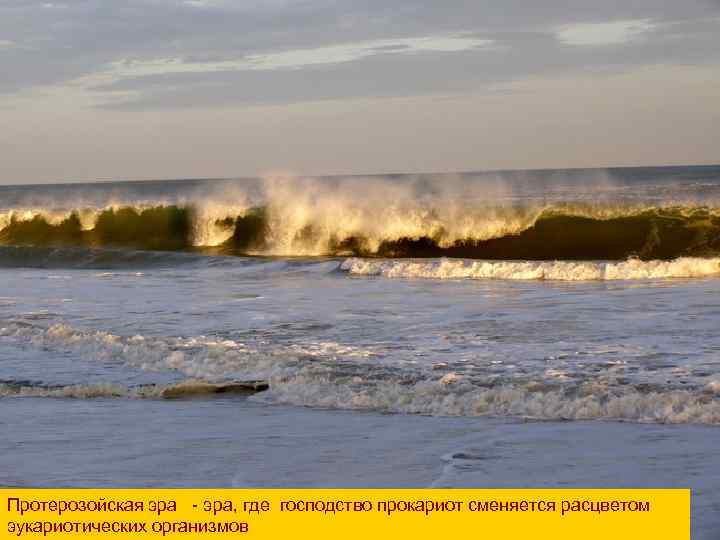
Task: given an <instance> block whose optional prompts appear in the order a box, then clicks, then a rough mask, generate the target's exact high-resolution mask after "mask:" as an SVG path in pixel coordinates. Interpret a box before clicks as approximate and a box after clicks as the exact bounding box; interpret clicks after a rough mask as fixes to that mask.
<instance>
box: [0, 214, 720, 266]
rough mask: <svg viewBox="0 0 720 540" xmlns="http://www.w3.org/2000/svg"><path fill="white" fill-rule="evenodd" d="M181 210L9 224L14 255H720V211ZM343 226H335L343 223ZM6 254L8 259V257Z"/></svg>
mask: <svg viewBox="0 0 720 540" xmlns="http://www.w3.org/2000/svg"><path fill="white" fill-rule="evenodd" d="M307 210H308V209H307V208H305V207H303V208H302V211H300V210H298V208H296V207H294V206H292V205H289V206H287V207H280V208H279V207H277V205H267V206H255V207H249V208H246V209H242V210H238V209H237V208H234V207H228V208H227V209H223V208H222V207H220V208H214V209H213V212H207V210H206V209H203V208H199V207H195V206H192V205H188V206H177V205H160V206H145V207H133V206H124V207H110V208H104V209H100V210H95V211H90V210H72V211H69V212H66V213H64V214H63V213H59V214H58V213H54V212H51V211H44V210H42V209H40V210H35V211H24V212H21V211H17V210H12V211H8V212H6V213H5V214H2V215H0V227H1V228H0V244H4V245H6V246H35V247H55V248H57V247H64V248H67V247H74V248H118V249H124V250H127V249H130V250H159V251H194V252H200V253H203V254H213V255H282V256H363V257H383V258H424V257H456V258H469V259H485V260H529V261H543V260H568V261H573V260H623V259H627V258H629V257H632V258H638V259H641V260H670V259H674V258H678V257H714V256H718V255H720V213H719V212H718V211H717V209H715V208H713V207H704V206H671V207H649V208H647V207H646V208H642V207H613V206H608V205H602V204H598V205H594V206H593V205H588V204H585V205H582V206H579V205H567V204H566V205H563V204H555V205H552V206H548V207H537V208H535V207H488V208H467V209H464V210H463V211H459V210H457V209H455V210H453V211H452V212H448V210H447V209H427V208H419V207H416V208H410V209H402V208H396V209H393V210H392V211H390V210H389V209H388V208H386V209H378V211H377V215H376V216H375V218H374V219H373V218H372V216H370V215H365V214H366V213H367V212H365V210H363V212H361V213H362V215H361V216H360V217H358V216H357V215H353V213H352V210H353V209H352V208H345V209H340V210H337V209H336V210H333V212H329V213H328V212H325V211H318V212H317V213H312V212H310V213H308V211H307ZM331 217H332V219H331ZM6 255H7V253H6V254H4V255H2V256H1V257H3V258H4V257H5V256H6Z"/></svg>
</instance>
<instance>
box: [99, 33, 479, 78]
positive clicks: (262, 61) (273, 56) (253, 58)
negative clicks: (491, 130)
mask: <svg viewBox="0 0 720 540" xmlns="http://www.w3.org/2000/svg"><path fill="white" fill-rule="evenodd" d="M492 44H493V41H492V40H489V39H480V38H477V37H473V36H470V35H463V34H458V35H449V36H425V37H416V38H397V39H381V40H372V41H364V42H356V43H340V44H337V45H329V46H326V47H317V48H310V49H294V50H287V51H279V52H270V53H260V54H249V55H246V56H244V57H242V58H238V59H234V60H223V61H217V62H197V61H196V62H190V61H186V60H184V59H182V58H161V59H153V60H128V59H125V60H120V61H116V62H113V63H112V64H111V67H110V69H109V70H108V71H107V72H106V75H107V76H108V78H110V79H122V78H127V77H144V76H151V75H163V74H170V73H213V72H227V71H265V70H277V69H301V68H305V67H309V66H317V65H327V64H342V63H345V62H353V61H356V60H360V59H363V58H367V57H369V56H374V55H388V54H410V53H422V52H445V53H451V52H460V51H467V50H471V49H477V48H480V47H488V46H490V45H492Z"/></svg>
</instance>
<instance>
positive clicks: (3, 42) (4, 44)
mask: <svg viewBox="0 0 720 540" xmlns="http://www.w3.org/2000/svg"><path fill="white" fill-rule="evenodd" d="M14 46H15V42H14V41H10V40H9V39H0V50H2V49H9V48H10V47H14Z"/></svg>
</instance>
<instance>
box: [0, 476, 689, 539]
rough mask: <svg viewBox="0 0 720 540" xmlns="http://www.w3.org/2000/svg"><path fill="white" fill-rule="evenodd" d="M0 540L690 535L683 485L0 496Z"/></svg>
mask: <svg viewBox="0 0 720 540" xmlns="http://www.w3.org/2000/svg"><path fill="white" fill-rule="evenodd" d="M0 527H1V528H0V539H9V538H14V539H17V538H52V539H74V538H108V539H116V538H133V539H153V540H154V539H167V540H176V539H193V540H194V539H198V538H218V539H221V538H248V539H252V538H254V539H266V538H268V539H272V538H294V539H297V538H312V539H313V540H325V539H327V540H330V539H332V540H336V539H337V538H346V539H355V538H357V539H360V538H362V539H365V540H366V539H367V538H368V537H371V538H373V540H380V539H382V538H413V539H415V540H420V539H428V540H430V539H432V540H441V539H444V538H452V537H455V536H458V537H466V536H468V535H472V537H473V538H503V539H504V540H505V539H514V538H518V539H520V538H522V539H530V538H532V539H534V540H545V539H547V540H564V539H567V540H570V539H572V540H576V539H578V538H583V539H584V540H593V539H598V540H599V539H603V540H605V539H607V538H612V539H613V540H621V539H628V540H630V539H632V540H636V539H638V538H653V539H654V540H663V539H668V540H670V539H672V540H688V539H689V538H690V491H689V490H684V489H668V490H663V489H649V490H647V489H646V490H640V489H637V490H613V489H543V490H541V489H0Z"/></svg>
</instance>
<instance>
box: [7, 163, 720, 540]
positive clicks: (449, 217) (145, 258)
mask: <svg viewBox="0 0 720 540" xmlns="http://www.w3.org/2000/svg"><path fill="white" fill-rule="evenodd" d="M5 180H6V181H11V179H5ZM719 285H720V166H699V167H656V168H630V169H603V170H552V171H550V170H544V171H499V172H481V173H463V174H427V175H402V174H397V175H386V176H368V177H362V176H356V177H323V178H304V177H303V178H298V177H289V176H282V175H277V176H269V177H266V178H259V179H224V180H213V179H208V180H177V181H147V182H97V183H89V184H57V185H42V186H40V185H35V186H0V431H2V433H3V436H2V437H0V485H6V486H47V487H51V486H68V485H72V486H393V487H395V486H416V487H425V486H433V487H435V486H437V487H448V486H457V487H507V486H512V487H515V486H518V487H519V486H540V487H545V486H547V487H568V486H580V487H612V486H619V487H635V486H639V487H645V486H652V487H691V488H693V534H694V536H693V538H707V539H711V538H717V531H718V530H720V489H718V488H719V487H720V481H719V480H716V478H717V473H716V471H717V470H718V469H719V467H720V455H718V453H717V451H716V449H717V447H718V444H720V429H719V426H718V424H720V332H718V328H719V327H720V294H719V291H720V289H719ZM250 381H262V382H263V383H267V386H268V387H267V389H266V390H264V391H259V390H262V389H264V386H257V385H255V386H252V387H246V386H244V385H243V384H239V383H246V382H250Z"/></svg>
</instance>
